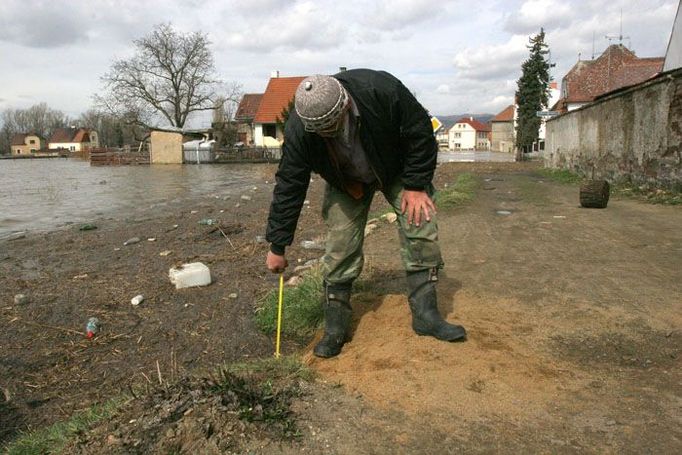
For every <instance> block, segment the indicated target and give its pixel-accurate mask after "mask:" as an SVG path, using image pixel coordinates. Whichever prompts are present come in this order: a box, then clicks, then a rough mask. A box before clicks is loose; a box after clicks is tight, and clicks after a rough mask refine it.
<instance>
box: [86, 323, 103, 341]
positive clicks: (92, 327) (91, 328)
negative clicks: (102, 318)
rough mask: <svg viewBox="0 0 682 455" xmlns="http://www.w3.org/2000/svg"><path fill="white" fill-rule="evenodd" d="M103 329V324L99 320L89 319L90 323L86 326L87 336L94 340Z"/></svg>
mask: <svg viewBox="0 0 682 455" xmlns="http://www.w3.org/2000/svg"><path fill="white" fill-rule="evenodd" d="M101 329H102V324H101V323H100V322H99V319H97V318H90V319H88V323H87V324H86V325H85V334H86V336H87V337H88V338H92V337H94V336H95V335H97V334H98V333H99V331H100V330H101Z"/></svg>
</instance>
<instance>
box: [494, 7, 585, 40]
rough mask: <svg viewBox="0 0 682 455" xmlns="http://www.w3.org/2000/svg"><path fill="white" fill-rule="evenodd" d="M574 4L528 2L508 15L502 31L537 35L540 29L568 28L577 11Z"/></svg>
mask: <svg viewBox="0 0 682 455" xmlns="http://www.w3.org/2000/svg"><path fill="white" fill-rule="evenodd" d="M579 10H580V8H577V7H576V5H575V3H574V2H571V3H569V2H565V1H559V0H528V1H526V2H525V3H523V5H521V8H519V11H518V12H517V13H510V14H509V15H508V16H507V20H506V23H505V26H504V29H505V30H506V31H508V32H510V33H514V34H521V35H526V34H531V33H538V32H539V31H540V27H544V28H545V29H550V28H562V27H567V26H569V25H570V24H571V23H572V22H573V20H574V19H575V18H576V17H577V15H578V11H579Z"/></svg>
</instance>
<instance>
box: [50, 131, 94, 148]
mask: <svg viewBox="0 0 682 455" xmlns="http://www.w3.org/2000/svg"><path fill="white" fill-rule="evenodd" d="M97 147H99V137H98V135H97V131H95V130H91V129H88V128H76V127H71V128H57V129H56V130H54V131H53V132H52V135H51V136H50V140H49V142H48V144H47V148H48V149H50V150H57V149H64V150H68V151H70V152H80V151H83V150H87V149H90V148H97Z"/></svg>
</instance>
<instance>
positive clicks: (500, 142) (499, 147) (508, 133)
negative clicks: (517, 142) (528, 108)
mask: <svg viewBox="0 0 682 455" xmlns="http://www.w3.org/2000/svg"><path fill="white" fill-rule="evenodd" d="M492 138H493V140H492V145H491V147H490V149H491V150H492V151H493V152H505V153H511V152H513V151H514V122H512V121H509V122H499V121H498V122H492Z"/></svg>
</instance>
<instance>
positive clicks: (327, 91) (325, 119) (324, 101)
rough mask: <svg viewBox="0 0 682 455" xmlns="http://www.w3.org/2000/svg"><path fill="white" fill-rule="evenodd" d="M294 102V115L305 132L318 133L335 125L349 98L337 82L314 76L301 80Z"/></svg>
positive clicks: (318, 75) (331, 78)
mask: <svg viewBox="0 0 682 455" xmlns="http://www.w3.org/2000/svg"><path fill="white" fill-rule="evenodd" d="M295 100H296V101H295V102H294V107H295V109H296V113H297V114H298V116H299V117H300V118H301V121H303V125H304V126H305V129H306V131H310V132H319V131H324V130H327V129H329V128H333V127H334V125H336V123H337V122H338V120H339V118H340V117H341V114H343V112H344V109H345V108H346V106H348V102H349V97H348V92H346V89H345V88H343V85H341V83H340V82H339V81H338V80H336V79H335V78H333V77H331V76H323V75H321V74H316V75H315V76H310V77H307V78H305V79H303V81H302V82H301V83H300V84H299V86H298V88H297V89H296V97H295Z"/></svg>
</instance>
